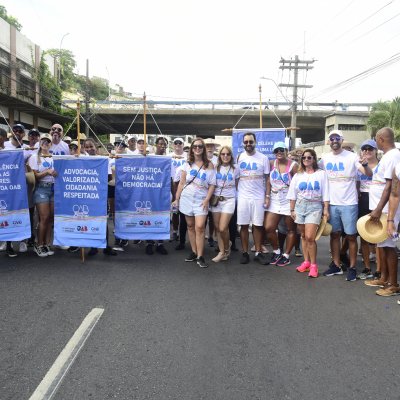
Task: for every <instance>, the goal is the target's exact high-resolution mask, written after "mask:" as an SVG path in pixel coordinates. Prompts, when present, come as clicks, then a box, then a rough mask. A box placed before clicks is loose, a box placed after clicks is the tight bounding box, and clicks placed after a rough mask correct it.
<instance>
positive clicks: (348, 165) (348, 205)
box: [320, 130, 372, 282]
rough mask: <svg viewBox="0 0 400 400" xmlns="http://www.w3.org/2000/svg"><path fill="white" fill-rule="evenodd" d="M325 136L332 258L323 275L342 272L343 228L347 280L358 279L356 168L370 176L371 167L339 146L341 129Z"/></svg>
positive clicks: (322, 165) (323, 161)
mask: <svg viewBox="0 0 400 400" xmlns="http://www.w3.org/2000/svg"><path fill="white" fill-rule="evenodd" d="M328 138H329V144H330V147H331V149H332V151H331V152H330V153H325V154H323V155H322V157H321V162H320V166H321V168H323V169H324V170H325V171H326V173H327V175H328V181H329V202H330V205H329V215H330V219H329V222H330V224H331V225H332V233H331V253H332V259H333V261H332V263H331V264H330V265H329V267H328V269H327V270H326V271H325V272H324V276H334V275H343V271H342V269H341V267H340V236H341V233H342V230H343V231H344V233H345V235H346V238H347V240H348V243H349V256H350V268H349V269H348V272H347V278H346V280H347V281H349V282H354V281H355V280H356V279H357V270H356V262H357V226H356V224H357V219H358V192H357V187H356V182H357V171H360V172H361V173H363V174H364V175H367V176H372V170H371V168H369V167H368V161H367V160H366V158H365V157H364V156H363V155H362V156H361V158H359V157H358V156H357V154H355V153H352V152H350V151H347V150H344V149H343V148H342V143H343V134H342V132H341V131H340V130H333V131H331V132H330V133H329V135H328Z"/></svg>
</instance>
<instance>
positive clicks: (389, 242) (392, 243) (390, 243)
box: [376, 214, 400, 248]
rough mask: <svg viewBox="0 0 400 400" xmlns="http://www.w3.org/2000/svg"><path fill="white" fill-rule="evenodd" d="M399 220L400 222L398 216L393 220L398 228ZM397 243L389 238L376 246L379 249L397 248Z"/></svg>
mask: <svg viewBox="0 0 400 400" xmlns="http://www.w3.org/2000/svg"><path fill="white" fill-rule="evenodd" d="M399 220H400V215H398V214H396V215H395V216H394V218H393V221H394V226H395V227H398V226H399ZM397 243H398V242H397V241H394V240H393V239H392V238H390V237H389V238H387V239H386V240H384V241H383V242H380V243H378V244H377V245H376V246H377V247H394V248H396V247H397Z"/></svg>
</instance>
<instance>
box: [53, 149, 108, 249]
mask: <svg viewBox="0 0 400 400" xmlns="http://www.w3.org/2000/svg"><path fill="white" fill-rule="evenodd" d="M54 169H55V170H56V171H57V174H58V176H57V178H56V181H55V184H54V244H56V245H59V246H79V247H98V248H104V247H106V227H107V191H108V157H97V156H92V157H91V156H81V157H72V156H54Z"/></svg>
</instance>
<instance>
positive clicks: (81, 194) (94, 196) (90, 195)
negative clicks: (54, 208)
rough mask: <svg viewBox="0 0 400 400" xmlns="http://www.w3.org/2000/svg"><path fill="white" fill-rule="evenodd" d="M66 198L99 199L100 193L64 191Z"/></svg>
mask: <svg viewBox="0 0 400 400" xmlns="http://www.w3.org/2000/svg"><path fill="white" fill-rule="evenodd" d="M64 198H66V199H94V200H99V199H100V197H99V194H98V193H86V192H64Z"/></svg>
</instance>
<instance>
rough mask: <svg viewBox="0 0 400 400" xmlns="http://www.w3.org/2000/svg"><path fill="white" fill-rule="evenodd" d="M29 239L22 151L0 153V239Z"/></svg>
mask: <svg viewBox="0 0 400 400" xmlns="http://www.w3.org/2000/svg"><path fill="white" fill-rule="evenodd" d="M29 237H31V223H30V219H29V209H28V195H27V191H26V178H25V163H24V154H23V151H22V150H10V151H8V150H2V151H0V238H1V240H5V241H19V240H23V239H26V238H29Z"/></svg>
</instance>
